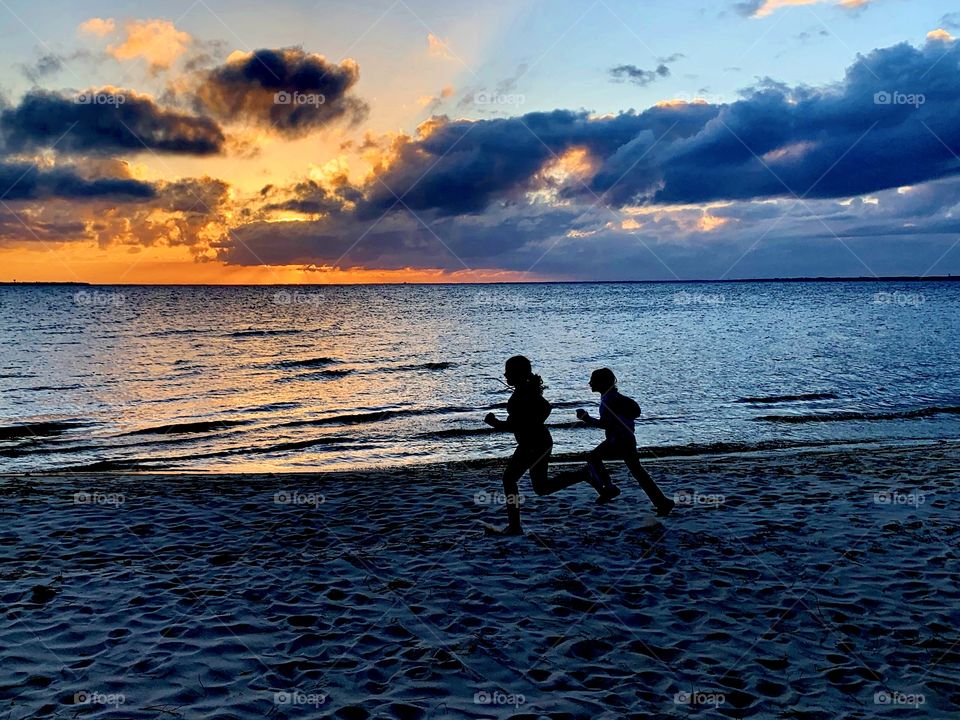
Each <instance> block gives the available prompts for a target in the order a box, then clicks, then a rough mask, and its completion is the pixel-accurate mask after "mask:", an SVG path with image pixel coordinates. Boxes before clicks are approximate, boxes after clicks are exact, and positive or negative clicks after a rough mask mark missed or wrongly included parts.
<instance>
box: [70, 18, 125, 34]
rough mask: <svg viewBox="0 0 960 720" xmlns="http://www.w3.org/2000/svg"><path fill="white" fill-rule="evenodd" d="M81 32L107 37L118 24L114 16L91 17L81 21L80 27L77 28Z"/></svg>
mask: <svg viewBox="0 0 960 720" xmlns="http://www.w3.org/2000/svg"><path fill="white" fill-rule="evenodd" d="M77 29H78V30H79V31H80V32H81V33H86V34H88V35H96V36H98V37H106V36H107V35H109V34H110V33H112V32H113V31H114V30H116V29H117V24H116V23H115V22H114V21H113V18H97V17H95V18H90V19H89V20H87V21H86V22H82V23H80V27H79V28H77Z"/></svg>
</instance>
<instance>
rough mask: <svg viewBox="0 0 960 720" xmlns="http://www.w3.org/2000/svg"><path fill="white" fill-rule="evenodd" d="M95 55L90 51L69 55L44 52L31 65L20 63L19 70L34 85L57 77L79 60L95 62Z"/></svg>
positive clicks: (79, 51) (78, 51)
mask: <svg viewBox="0 0 960 720" xmlns="http://www.w3.org/2000/svg"><path fill="white" fill-rule="evenodd" d="M94 59H95V58H94V55H93V54H92V53H91V52H90V51H88V50H74V51H73V52H71V53H68V54H58V53H55V52H52V51H51V52H44V53H43V54H41V55H40V56H39V57H38V58H37V59H36V60H34V61H32V62H29V63H18V64H17V68H18V69H19V70H20V72H21V73H22V74H23V76H24V77H25V78H26V79H27V80H29V81H30V82H31V83H33V84H34V85H37V84H39V83H40V81H41V80H45V79H46V78H48V77H51V76H53V75H56V74H57V73H59V72H61V71H63V70H64V69H66V68H67V66H68V64H69V63H72V62H74V61H77V60H83V61H90V60H94Z"/></svg>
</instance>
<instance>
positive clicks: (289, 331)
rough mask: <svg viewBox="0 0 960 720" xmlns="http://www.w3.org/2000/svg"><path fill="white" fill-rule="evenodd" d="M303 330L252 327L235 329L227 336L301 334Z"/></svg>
mask: <svg viewBox="0 0 960 720" xmlns="http://www.w3.org/2000/svg"><path fill="white" fill-rule="evenodd" d="M302 332H303V330H295V329H284V330H257V329H255V328H250V329H249V330H235V331H234V332H232V333H227V337H237V338H239V337H272V336H274V335H299V334H300V333H302Z"/></svg>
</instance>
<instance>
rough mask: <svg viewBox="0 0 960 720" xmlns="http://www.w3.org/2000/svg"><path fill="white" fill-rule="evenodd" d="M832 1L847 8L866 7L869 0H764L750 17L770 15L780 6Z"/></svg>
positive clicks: (817, 3)
mask: <svg viewBox="0 0 960 720" xmlns="http://www.w3.org/2000/svg"><path fill="white" fill-rule="evenodd" d="M827 2H829V3H833V4H834V5H838V6H839V7H842V8H846V9H847V10H855V9H856V8H861V7H866V6H867V5H869V4H870V0H766V1H765V2H764V3H763V4H762V5H761V6H760V7H759V8H757V11H756V12H755V13H753V15H751V17H755V18H762V17H767V16H768V15H772V14H773V13H774V12H776V11H777V10H779V9H780V8H785V7H795V6H798V5H819V4H822V3H827Z"/></svg>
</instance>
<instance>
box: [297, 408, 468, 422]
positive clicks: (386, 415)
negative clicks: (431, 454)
mask: <svg viewBox="0 0 960 720" xmlns="http://www.w3.org/2000/svg"><path fill="white" fill-rule="evenodd" d="M464 412H476V409H475V408H470V407H458V406H450V407H437V408H424V409H421V410H414V409H407V408H402V409H399V410H374V411H370V412H361V413H347V414H345V415H331V416H329V417H322V418H311V419H309V420H291V421H289V422H285V423H281V424H280V425H279V427H302V426H311V425H359V424H363V423H374V422H380V421H382V420H389V419H390V418H395V417H410V416H413V415H446V414H450V413H464Z"/></svg>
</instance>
